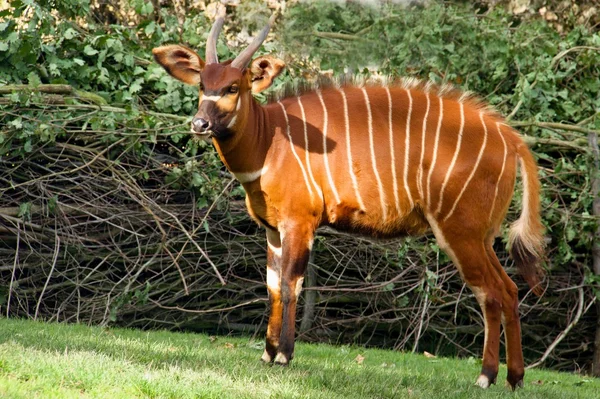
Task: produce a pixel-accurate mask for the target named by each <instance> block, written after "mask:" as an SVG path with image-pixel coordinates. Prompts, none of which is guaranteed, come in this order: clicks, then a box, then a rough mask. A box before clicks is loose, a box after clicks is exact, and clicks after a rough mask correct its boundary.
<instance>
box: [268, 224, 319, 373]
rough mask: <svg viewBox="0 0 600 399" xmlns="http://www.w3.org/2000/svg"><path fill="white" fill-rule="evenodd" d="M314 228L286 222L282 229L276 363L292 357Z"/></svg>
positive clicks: (285, 361) (286, 361) (282, 363)
mask: <svg viewBox="0 0 600 399" xmlns="http://www.w3.org/2000/svg"><path fill="white" fill-rule="evenodd" d="M313 237H314V229H312V228H310V227H309V226H303V225H291V224H288V225H287V226H286V228H285V229H284V230H283V231H282V234H281V239H282V246H281V248H282V256H281V302H282V304H283V312H282V323H281V334H280V337H279V346H278V348H277V355H276V356H275V363H277V364H281V365H287V364H288V363H289V362H290V361H291V360H292V358H293V357H294V338H295V332H296V304H297V303H298V297H299V296H300V292H301V290H302V283H303V282H304V272H305V271H306V266H307V265H308V259H309V256H310V249H311V247H312V243H313Z"/></svg>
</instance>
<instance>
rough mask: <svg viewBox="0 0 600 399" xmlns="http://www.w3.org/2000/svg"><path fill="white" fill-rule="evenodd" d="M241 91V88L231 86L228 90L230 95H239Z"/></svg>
mask: <svg viewBox="0 0 600 399" xmlns="http://www.w3.org/2000/svg"><path fill="white" fill-rule="evenodd" d="M239 90H240V89H239V87H238V86H236V85H233V86H229V89H227V91H228V92H229V93H231V94H235V93H237V92H238V91H239Z"/></svg>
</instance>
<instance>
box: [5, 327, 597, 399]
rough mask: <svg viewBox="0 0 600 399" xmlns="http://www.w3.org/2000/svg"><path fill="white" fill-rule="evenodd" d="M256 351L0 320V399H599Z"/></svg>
mask: <svg viewBox="0 0 600 399" xmlns="http://www.w3.org/2000/svg"><path fill="white" fill-rule="evenodd" d="M262 350H263V342H262V339H261V340H260V341H255V340H250V339H248V338H230V337H209V336H207V335H201V334H184V333H172V332H165V331H154V332H143V331H137V330H125V329H117V328H114V329H113V328H110V329H103V328H97V327H92V328H90V327H86V326H82V325H64V324H46V323H40V322H32V321H24V320H7V319H0V398H27V399H31V398H61V399H62V398H109V399H117V398H236V399H241V398H327V399H332V398H344V399H347V398H428V399H429V398H504V397H506V398H544V399H549V398H594V399H597V398H600V380H598V379H593V378H589V377H585V376H579V375H575V374H568V373H556V372H550V371H545V370H534V371H529V372H528V373H527V374H526V376H525V388H524V389H520V390H518V391H517V392H516V393H513V392H510V391H509V390H508V389H507V388H505V387H504V379H505V377H506V367H505V366H501V369H500V375H499V376H498V381H499V384H498V385H497V386H492V387H491V388H490V389H489V390H487V391H483V390H481V389H480V388H479V387H476V386H474V382H475V379H476V378H477V376H478V373H479V367H480V365H479V361H476V360H474V359H467V360H457V359H437V358H427V357H425V356H423V355H420V354H416V355H413V354H407V353H399V352H393V351H385V350H375V349H369V350H366V349H362V348H356V347H347V346H342V347H333V346H328V345H312V344H303V343H300V344H298V345H297V347H296V357H295V360H294V361H293V362H292V365H291V366H290V367H288V368H282V367H272V366H269V365H266V364H263V363H261V362H260V360H259V358H260V356H261V354H262ZM359 355H360V356H359ZM361 357H364V359H363V360H362V361H361V360H360V359H361Z"/></svg>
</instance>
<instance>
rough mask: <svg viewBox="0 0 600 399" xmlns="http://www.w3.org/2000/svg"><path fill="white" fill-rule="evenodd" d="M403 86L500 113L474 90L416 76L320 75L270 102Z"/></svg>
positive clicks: (277, 93)
mask: <svg viewBox="0 0 600 399" xmlns="http://www.w3.org/2000/svg"><path fill="white" fill-rule="evenodd" d="M386 86H387V87H390V88H391V87H401V88H403V89H407V90H415V91H421V92H424V93H425V92H426V93H430V94H432V95H435V96H438V97H442V98H444V99H450V100H456V101H460V102H462V103H465V104H469V105H470V106H471V107H473V108H475V109H479V110H481V111H483V112H485V113H487V114H496V115H498V116H499V114H498V112H497V111H496V110H495V109H494V108H493V107H492V106H491V105H489V104H488V103H487V102H485V101H484V100H483V99H482V98H481V97H479V96H478V95H476V94H475V93H473V92H471V91H463V90H460V89H459V88H457V87H456V86H454V85H452V84H450V83H444V84H442V85H438V84H435V83H433V82H431V81H424V80H421V79H417V78H414V77H401V78H395V77H390V76H368V77H367V76H364V75H352V74H345V75H340V76H335V77H329V76H327V75H319V77H318V78H317V79H314V80H310V81H309V80H297V81H292V82H287V83H286V84H285V85H283V87H281V88H280V89H278V90H275V91H273V92H271V93H270V94H269V96H268V97H267V103H273V102H277V101H281V100H283V99H286V98H290V97H299V96H302V95H303V94H307V93H311V92H314V91H316V90H324V89H328V88H332V87H333V88H343V87H386Z"/></svg>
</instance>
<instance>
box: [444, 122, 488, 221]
mask: <svg viewBox="0 0 600 399" xmlns="http://www.w3.org/2000/svg"><path fill="white" fill-rule="evenodd" d="M479 119H481V124H482V125H483V143H482V144H481V149H480V150H479V155H477V160H476V161H475V165H474V166H473V170H471V174H470V175H469V177H468V178H467V181H466V182H465V185H464V186H463V188H462V190H461V191H460V194H458V197H456V200H455V201H454V205H452V209H450V213H448V215H446V217H445V218H444V222H445V221H446V220H448V218H449V217H450V216H452V214H453V213H454V210H455V209H456V205H458V201H460V198H461V197H462V195H463V194H464V193H465V190H466V189H467V186H468V185H469V182H470V181H471V179H472V178H473V176H475V172H476V171H477V168H478V167H479V162H481V157H482V156H483V151H484V150H485V145H486V144H487V135H488V131H487V126H486V125H485V121H484V120H483V112H481V111H480V112H479Z"/></svg>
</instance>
